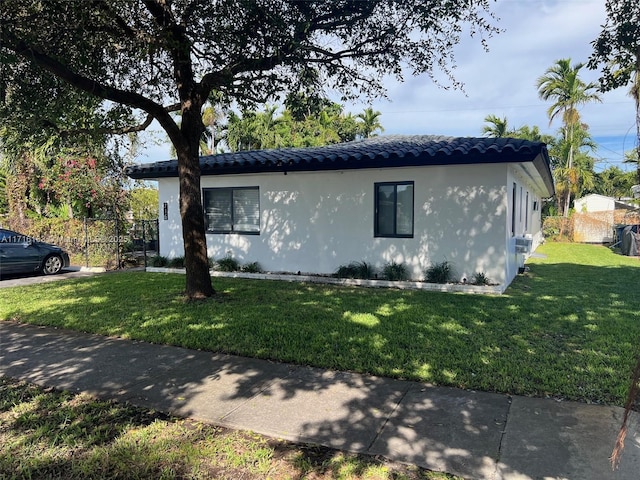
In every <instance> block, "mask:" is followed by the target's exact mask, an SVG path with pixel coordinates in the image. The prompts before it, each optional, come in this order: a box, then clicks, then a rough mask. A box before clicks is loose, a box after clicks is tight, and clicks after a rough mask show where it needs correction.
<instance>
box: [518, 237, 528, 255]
mask: <svg viewBox="0 0 640 480" xmlns="http://www.w3.org/2000/svg"><path fill="white" fill-rule="evenodd" d="M531 243H532V240H531V238H527V237H516V253H524V254H529V253H531Z"/></svg>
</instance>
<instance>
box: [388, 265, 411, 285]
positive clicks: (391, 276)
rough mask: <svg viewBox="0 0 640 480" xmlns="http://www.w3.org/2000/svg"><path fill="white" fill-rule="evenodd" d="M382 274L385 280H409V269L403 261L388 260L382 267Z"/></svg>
mask: <svg viewBox="0 0 640 480" xmlns="http://www.w3.org/2000/svg"><path fill="white" fill-rule="evenodd" d="M382 276H383V277H384V278H385V279H386V280H391V281H402V280H409V271H408V270H407V266H406V265H405V264H404V263H396V262H388V263H385V264H384V266H383V267H382Z"/></svg>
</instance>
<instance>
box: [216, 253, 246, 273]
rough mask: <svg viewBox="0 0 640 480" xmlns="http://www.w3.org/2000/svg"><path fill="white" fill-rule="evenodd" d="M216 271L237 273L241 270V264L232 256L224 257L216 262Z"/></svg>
mask: <svg viewBox="0 0 640 480" xmlns="http://www.w3.org/2000/svg"><path fill="white" fill-rule="evenodd" d="M216 270H220V271H221V272H237V271H238V270H240V262H238V260H236V259H235V258H233V257H231V256H228V257H224V258H221V259H220V260H218V261H217V262H216Z"/></svg>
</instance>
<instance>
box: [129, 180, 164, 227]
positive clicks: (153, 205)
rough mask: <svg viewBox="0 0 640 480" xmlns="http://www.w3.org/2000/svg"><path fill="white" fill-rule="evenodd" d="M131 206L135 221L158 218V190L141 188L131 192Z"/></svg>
mask: <svg viewBox="0 0 640 480" xmlns="http://www.w3.org/2000/svg"><path fill="white" fill-rule="evenodd" d="M129 202H130V203H129V204H130V206H131V213H132V214H133V219H134V221H136V222H138V221H141V220H153V219H155V218H158V190H156V189H155V188H148V187H144V186H139V187H136V188H133V189H132V190H131V191H130V192H129Z"/></svg>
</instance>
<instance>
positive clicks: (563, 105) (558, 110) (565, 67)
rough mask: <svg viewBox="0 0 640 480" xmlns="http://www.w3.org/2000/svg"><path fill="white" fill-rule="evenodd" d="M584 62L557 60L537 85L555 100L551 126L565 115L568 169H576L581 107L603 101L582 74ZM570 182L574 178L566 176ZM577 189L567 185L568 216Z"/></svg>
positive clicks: (540, 92) (542, 93) (547, 97)
mask: <svg viewBox="0 0 640 480" xmlns="http://www.w3.org/2000/svg"><path fill="white" fill-rule="evenodd" d="M582 67H583V64H582V63H577V64H575V65H573V66H572V65H571V59H570V58H565V59H561V60H557V61H556V63H555V64H554V65H552V66H551V67H550V68H548V69H547V71H546V72H545V74H544V75H542V76H541V77H540V78H538V80H537V82H536V86H537V88H538V95H539V96H540V98H541V99H543V100H552V101H553V103H552V105H551V106H550V107H549V109H548V110H547V114H548V116H549V125H551V123H552V122H553V120H555V119H556V118H557V117H558V116H559V115H561V116H562V122H563V125H564V128H563V133H564V140H565V143H566V146H567V147H568V151H567V157H566V158H567V160H566V165H565V166H564V167H563V168H565V171H566V172H571V171H572V169H573V162H574V156H575V154H576V149H577V148H579V145H575V143H574V142H575V140H576V136H575V135H574V130H575V129H576V128H577V127H578V126H579V125H580V113H579V111H578V107H579V106H580V105H584V104H586V103H589V102H594V101H597V102H599V101H601V99H600V96H599V95H598V94H597V93H595V91H596V88H597V86H596V85H595V84H594V83H589V84H587V83H585V82H583V81H582V80H581V79H580V77H579V72H580V69H581V68H582ZM565 180H567V181H569V182H570V181H571V178H567V179H565ZM573 190H575V189H574V188H572V187H570V188H566V189H565V191H564V195H565V197H566V198H564V199H563V203H564V212H563V215H564V216H565V217H567V216H568V215H569V204H570V203H571V202H570V201H571V192H572V191H573Z"/></svg>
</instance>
